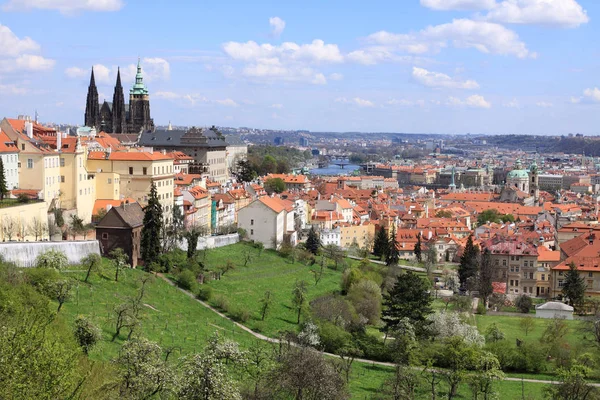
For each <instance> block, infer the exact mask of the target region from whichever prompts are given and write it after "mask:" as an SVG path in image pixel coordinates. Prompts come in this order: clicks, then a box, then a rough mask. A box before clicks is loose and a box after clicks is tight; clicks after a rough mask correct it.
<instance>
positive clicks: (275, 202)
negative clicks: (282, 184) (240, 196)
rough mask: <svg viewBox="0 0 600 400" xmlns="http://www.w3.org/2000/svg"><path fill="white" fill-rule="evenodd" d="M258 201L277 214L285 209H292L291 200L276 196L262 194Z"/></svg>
mask: <svg viewBox="0 0 600 400" xmlns="http://www.w3.org/2000/svg"><path fill="white" fill-rule="evenodd" d="M258 201H260V202H261V203H263V204H264V205H265V206H267V207H269V208H270V209H271V210H273V211H275V212H276V213H277V214H279V213H280V212H282V211H284V210H287V211H292V210H293V206H292V202H291V201H287V200H282V199H280V198H278V197H270V196H263V197H259V198H258Z"/></svg>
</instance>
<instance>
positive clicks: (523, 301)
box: [515, 294, 533, 314]
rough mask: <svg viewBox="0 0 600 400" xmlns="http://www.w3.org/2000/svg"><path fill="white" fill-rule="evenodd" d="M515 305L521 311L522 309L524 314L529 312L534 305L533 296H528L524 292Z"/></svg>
mask: <svg viewBox="0 0 600 400" xmlns="http://www.w3.org/2000/svg"><path fill="white" fill-rule="evenodd" d="M515 306H517V308H518V309H519V311H521V312H522V313H523V314H527V313H528V312H529V310H531V307H533V301H532V300H531V297H529V296H527V295H526V294H522V295H520V296H519V297H517V301H515Z"/></svg>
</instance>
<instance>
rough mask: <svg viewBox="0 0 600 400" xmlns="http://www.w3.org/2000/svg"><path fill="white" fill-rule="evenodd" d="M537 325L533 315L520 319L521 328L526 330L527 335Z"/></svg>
mask: <svg viewBox="0 0 600 400" xmlns="http://www.w3.org/2000/svg"><path fill="white" fill-rule="evenodd" d="M534 327H535V320H534V319H533V318H531V317H523V318H521V320H520V321H519V328H521V330H522V331H523V332H525V336H527V334H528V333H529V331H531V330H532V329H533V328H534Z"/></svg>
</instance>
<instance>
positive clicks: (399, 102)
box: [386, 99, 426, 107]
mask: <svg viewBox="0 0 600 400" xmlns="http://www.w3.org/2000/svg"><path fill="white" fill-rule="evenodd" d="M386 104H387V105H390V106H401V107H415V106H416V107H425V104H426V101H425V100H415V101H413V100H407V99H390V100H388V101H386Z"/></svg>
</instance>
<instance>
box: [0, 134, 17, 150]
mask: <svg viewBox="0 0 600 400" xmlns="http://www.w3.org/2000/svg"><path fill="white" fill-rule="evenodd" d="M18 152H19V148H18V147H17V145H16V144H15V142H13V141H12V140H10V138H9V137H8V135H7V134H6V133H4V132H1V131H0V153H18Z"/></svg>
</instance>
